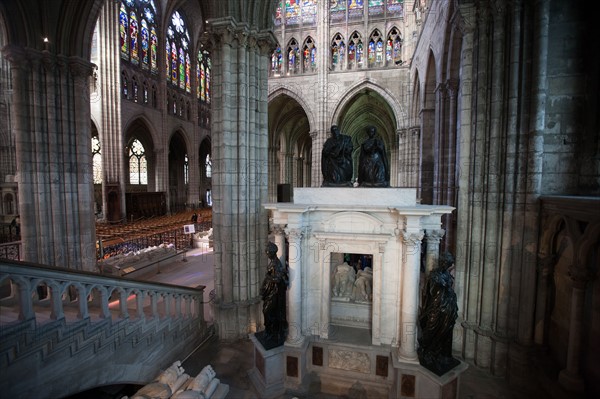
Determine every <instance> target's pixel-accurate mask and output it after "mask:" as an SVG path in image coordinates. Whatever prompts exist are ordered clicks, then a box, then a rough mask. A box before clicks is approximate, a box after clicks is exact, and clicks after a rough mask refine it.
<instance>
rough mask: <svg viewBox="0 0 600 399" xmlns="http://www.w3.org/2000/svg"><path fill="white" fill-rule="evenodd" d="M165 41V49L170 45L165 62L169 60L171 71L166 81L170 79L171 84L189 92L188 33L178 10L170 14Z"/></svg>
mask: <svg viewBox="0 0 600 399" xmlns="http://www.w3.org/2000/svg"><path fill="white" fill-rule="evenodd" d="M166 43H167V47H166V48H167V49H168V48H169V47H168V46H169V45H170V53H169V54H168V55H167V57H168V58H167V63H168V62H169V61H170V65H169V70H170V71H171V74H170V77H169V78H168V81H170V82H171V84H172V85H173V86H177V87H179V88H180V89H182V90H185V91H187V92H191V82H190V69H191V62H190V55H189V43H190V34H189V31H188V29H187V26H186V23H185V18H184V16H183V15H182V14H181V13H180V12H179V11H175V12H173V15H172V16H171V23H170V24H169V26H168V28H167V41H166Z"/></svg>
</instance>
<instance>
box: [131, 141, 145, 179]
mask: <svg viewBox="0 0 600 399" xmlns="http://www.w3.org/2000/svg"><path fill="white" fill-rule="evenodd" d="M129 183H130V184H136V185H138V184H148V162H147V160H146V150H145V149H144V146H143V145H142V143H141V142H140V141H139V140H138V139H134V140H133V141H132V142H131V145H130V147H129Z"/></svg>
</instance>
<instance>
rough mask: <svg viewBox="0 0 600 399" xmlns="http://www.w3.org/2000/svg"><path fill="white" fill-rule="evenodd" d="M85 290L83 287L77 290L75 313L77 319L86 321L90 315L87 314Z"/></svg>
mask: <svg viewBox="0 0 600 399" xmlns="http://www.w3.org/2000/svg"><path fill="white" fill-rule="evenodd" d="M86 291H87V289H86V288H85V287H83V288H81V289H80V290H77V301H79V313H77V318H78V319H87V318H88V317H89V316H90V315H89V313H88V301H87V297H88V296H87V293H86Z"/></svg>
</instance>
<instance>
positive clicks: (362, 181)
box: [358, 126, 390, 187]
mask: <svg viewBox="0 0 600 399" xmlns="http://www.w3.org/2000/svg"><path fill="white" fill-rule="evenodd" d="M367 134H368V136H369V137H368V138H367V139H366V140H365V141H364V142H363V143H362V145H361V147H360V156H359V161H358V184H359V185H360V186H361V187H389V185H390V169H389V164H388V160H387V154H386V152H385V146H384V144H383V140H381V138H379V136H378V135H377V130H376V129H375V126H369V127H367Z"/></svg>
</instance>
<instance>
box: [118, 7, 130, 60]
mask: <svg viewBox="0 0 600 399" xmlns="http://www.w3.org/2000/svg"><path fill="white" fill-rule="evenodd" d="M128 31H129V17H128V16H127V9H126V8H125V5H124V4H123V3H121V10H120V11H119V43H120V47H121V57H123V58H125V59H129V35H128V34H127V32H128Z"/></svg>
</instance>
